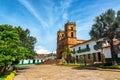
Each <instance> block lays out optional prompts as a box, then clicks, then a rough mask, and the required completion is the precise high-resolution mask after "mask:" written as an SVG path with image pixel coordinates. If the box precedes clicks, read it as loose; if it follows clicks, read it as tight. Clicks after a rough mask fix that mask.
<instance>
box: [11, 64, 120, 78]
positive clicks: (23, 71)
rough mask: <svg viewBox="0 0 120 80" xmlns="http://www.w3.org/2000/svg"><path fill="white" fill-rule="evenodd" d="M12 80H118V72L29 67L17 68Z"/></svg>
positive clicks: (114, 70) (62, 67)
mask: <svg viewBox="0 0 120 80" xmlns="http://www.w3.org/2000/svg"><path fill="white" fill-rule="evenodd" d="M13 80H120V70H117V69H99V68H95V67H86V68H85V67H84V68H80V67H70V66H69V67H67V66H58V65H55V64H52V65H31V66H24V67H21V68H19V70H18V72H17V73H16V76H15V77H14V79H13Z"/></svg>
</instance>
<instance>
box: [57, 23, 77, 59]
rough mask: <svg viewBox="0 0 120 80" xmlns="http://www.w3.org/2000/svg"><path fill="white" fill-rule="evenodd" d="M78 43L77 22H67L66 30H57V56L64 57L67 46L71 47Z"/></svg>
mask: <svg viewBox="0 0 120 80" xmlns="http://www.w3.org/2000/svg"><path fill="white" fill-rule="evenodd" d="M75 44H77V38H76V23H74V22H67V23H66V24H65V25H64V30H63V31H62V30H59V31H58V32H57V58H58V59H61V58H62V53H63V52H65V51H66V49H67V48H69V49H71V46H73V45H75Z"/></svg>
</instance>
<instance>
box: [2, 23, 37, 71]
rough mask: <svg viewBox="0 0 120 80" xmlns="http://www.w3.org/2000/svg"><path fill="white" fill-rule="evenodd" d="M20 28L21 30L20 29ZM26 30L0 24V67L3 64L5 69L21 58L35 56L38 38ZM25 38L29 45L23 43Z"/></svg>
mask: <svg viewBox="0 0 120 80" xmlns="http://www.w3.org/2000/svg"><path fill="white" fill-rule="evenodd" d="M19 28H20V29H21V32H20V31H18V29H19ZM26 30H27V29H26ZM26 30H23V29H22V28H21V27H13V26H11V25H7V24H5V25H0V67H1V66H3V67H2V68H3V69H6V67H7V66H9V65H13V64H16V62H17V63H18V61H19V60H21V59H26V58H29V57H30V56H33V55H31V54H34V44H35V42H36V39H35V38H34V37H32V36H28V33H27V32H26ZM20 34H21V35H20ZM22 34H24V35H22ZM24 40H26V43H25V45H26V44H27V46H24V45H23V44H24V43H23V42H24ZM30 49H31V50H30Z"/></svg>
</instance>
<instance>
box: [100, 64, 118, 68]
mask: <svg viewBox="0 0 120 80" xmlns="http://www.w3.org/2000/svg"><path fill="white" fill-rule="evenodd" d="M100 68H103V69H120V65H117V66H100Z"/></svg>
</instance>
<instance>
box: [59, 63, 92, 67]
mask: <svg viewBox="0 0 120 80" xmlns="http://www.w3.org/2000/svg"><path fill="white" fill-rule="evenodd" d="M58 65H61V66H85V64H84V63H69V64H68V63H59V64H58ZM87 65H90V64H86V66H87Z"/></svg>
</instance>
